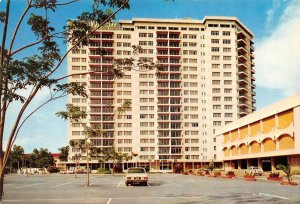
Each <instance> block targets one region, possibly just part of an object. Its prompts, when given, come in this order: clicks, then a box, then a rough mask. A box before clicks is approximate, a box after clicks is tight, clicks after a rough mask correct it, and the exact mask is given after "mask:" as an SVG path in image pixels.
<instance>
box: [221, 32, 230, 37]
mask: <svg viewBox="0 0 300 204" xmlns="http://www.w3.org/2000/svg"><path fill="white" fill-rule="evenodd" d="M222 34H223V35H224V36H230V31H223V32H222Z"/></svg>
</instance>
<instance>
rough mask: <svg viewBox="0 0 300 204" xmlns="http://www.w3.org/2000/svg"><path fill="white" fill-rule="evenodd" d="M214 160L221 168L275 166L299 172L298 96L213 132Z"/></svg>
mask: <svg viewBox="0 0 300 204" xmlns="http://www.w3.org/2000/svg"><path fill="white" fill-rule="evenodd" d="M216 134H217V143H218V145H217V147H218V154H217V160H220V161H224V166H225V169H247V167H249V166H260V167H262V169H263V170H265V171H272V170H275V168H276V165H277V164H285V165H286V164H289V165H290V166H291V167H292V168H293V169H300V94H297V95H295V96H292V97H289V98H286V99H284V100H281V101H279V102H278V103H275V104H273V105H270V106H268V107H266V108H263V109H261V110H259V111H256V112H254V113H252V114H249V115H247V116H245V117H244V118H241V119H239V120H237V121H235V122H233V123H230V124H228V125H226V126H223V127H221V128H220V129H218V130H217V131H216Z"/></svg>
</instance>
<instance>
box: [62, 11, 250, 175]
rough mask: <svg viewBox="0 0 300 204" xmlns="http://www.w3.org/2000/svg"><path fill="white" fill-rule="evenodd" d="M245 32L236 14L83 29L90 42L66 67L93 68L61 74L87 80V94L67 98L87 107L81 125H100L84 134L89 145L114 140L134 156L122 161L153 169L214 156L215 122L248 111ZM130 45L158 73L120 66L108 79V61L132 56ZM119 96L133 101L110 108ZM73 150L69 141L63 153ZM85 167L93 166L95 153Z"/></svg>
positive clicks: (80, 135) (75, 131)
mask: <svg viewBox="0 0 300 204" xmlns="http://www.w3.org/2000/svg"><path fill="white" fill-rule="evenodd" d="M252 39H253V34H252V33H251V31H250V30H249V29H248V28H247V27H246V26H245V25H243V24H242V23H241V22H240V21H239V20H238V19H237V18H235V17H205V18H204V19H203V20H195V19H151V18H149V19H147V18H146V19H144V18H134V19H132V20H122V21H120V22H119V23H113V24H108V25H107V26H104V27H103V28H102V29H101V30H97V31H96V32H95V33H94V34H93V35H91V36H90V39H89V40H90V42H91V46H89V47H83V48H80V49H78V50H73V51H72V52H70V54H69V55H68V74H76V73H84V72H88V71H93V72H98V73H91V74H89V75H82V76H80V75H74V76H72V77H69V78H68V80H69V82H78V83H83V84H86V85H87V91H88V95H89V97H88V99H86V98H82V97H78V96H71V95H70V96H69V98H68V103H70V104H73V105H77V106H80V107H81V108H82V110H85V111H87V113H88V117H87V119H86V121H85V122H86V123H87V124H88V125H90V126H92V127H93V126H96V125H97V126H99V125H100V126H101V127H102V128H103V130H104V131H105V132H104V133H103V135H102V136H101V137H98V138H94V137H93V138H90V141H91V142H92V143H93V144H94V145H95V146H97V147H100V148H108V147H110V146H111V145H113V144H114V145H115V147H116V149H117V151H119V152H123V153H128V154H129V155H130V154H131V153H132V152H134V153H136V154H137V155H138V156H137V157H132V158H131V159H130V160H129V161H128V162H126V165H125V168H126V167H128V166H132V165H135V164H136V163H137V162H138V163H139V165H141V166H145V167H146V166H149V164H150V165H151V168H152V169H156V170H159V169H172V168H173V165H174V164H175V163H181V164H183V165H184V166H185V168H196V167H199V166H200V165H201V164H202V162H209V161H211V160H213V159H215V157H216V142H215V141H214V140H213V136H214V133H215V129H216V128H218V127H220V126H222V125H225V124H227V123H230V122H232V121H235V120H237V119H239V118H241V117H243V116H246V115H247V114H249V113H252V112H253V111H254V110H255V99H254V96H255V84H254V81H255V77H254V74H255V70H254V62H253V59H254V54H253V52H254V47H253V41H252ZM133 45H140V46H141V47H142V50H141V51H140V53H139V55H138V57H139V59H144V58H147V59H150V60H153V61H154V62H156V63H159V64H161V65H162V72H161V74H160V75H159V76H156V75H155V71H154V70H153V71H147V72H145V70H140V71H134V70H131V71H126V70H125V75H124V77H123V78H122V79H112V77H111V76H110V75H109V74H108V70H109V69H111V68H112V67H113V63H114V61H113V60H114V59H116V58H130V57H132V56H133V52H132V46H133ZM98 48H103V49H105V50H106V53H105V55H99V51H97V49H98ZM124 101H130V102H131V103H132V108H131V109H130V110H129V111H127V112H126V113H125V114H124V115H119V116H118V115H115V114H114V113H115V111H116V108H117V107H118V106H120V105H121V104H122V103H123V102H124ZM84 137H85V136H84V132H83V127H82V126H81V125H80V124H69V127H68V138H69V140H73V139H75V140H76V139H84ZM79 151H80V150H79V149H78V148H72V147H71V148H70V157H71V158H72V157H74V155H75V154H77V153H79ZM83 155H84V154H83ZM82 159H83V160H82V161H81V163H84V160H86V157H83V158H82ZM70 163H72V162H70ZM91 166H92V169H97V168H98V167H99V166H100V164H99V162H98V161H97V158H92V160H91Z"/></svg>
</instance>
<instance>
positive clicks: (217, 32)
mask: <svg viewBox="0 0 300 204" xmlns="http://www.w3.org/2000/svg"><path fill="white" fill-rule="evenodd" d="M211 35H219V31H211Z"/></svg>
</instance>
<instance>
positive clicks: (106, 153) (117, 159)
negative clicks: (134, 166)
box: [102, 145, 129, 175]
mask: <svg viewBox="0 0 300 204" xmlns="http://www.w3.org/2000/svg"><path fill="white" fill-rule="evenodd" d="M102 157H103V160H104V161H106V162H112V164H113V166H112V175H114V173H115V167H116V166H120V164H121V163H122V162H123V161H124V160H126V161H128V160H129V155H128V154H127V153H121V152H118V151H116V148H115V146H114V145H112V146H111V147H109V148H105V149H104V150H103V156H102Z"/></svg>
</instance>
